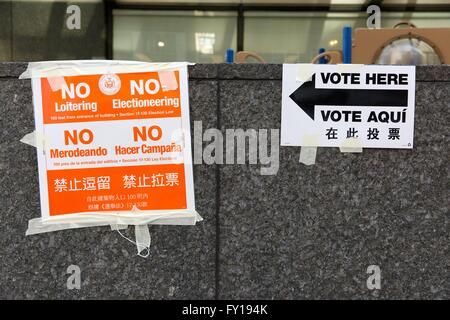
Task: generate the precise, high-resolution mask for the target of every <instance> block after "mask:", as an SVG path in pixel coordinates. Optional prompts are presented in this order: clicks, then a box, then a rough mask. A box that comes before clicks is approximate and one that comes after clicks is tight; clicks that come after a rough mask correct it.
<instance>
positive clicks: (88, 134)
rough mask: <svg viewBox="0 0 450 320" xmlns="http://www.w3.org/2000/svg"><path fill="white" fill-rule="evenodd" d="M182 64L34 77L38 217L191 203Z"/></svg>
mask: <svg viewBox="0 0 450 320" xmlns="http://www.w3.org/2000/svg"><path fill="white" fill-rule="evenodd" d="M187 90H188V87H187V68H186V67H180V68H177V69H174V70H169V71H159V72H139V73H109V74H92V75H79V76H67V77H58V78H54V77H53V78H39V79H33V94H34V107H35V118H36V134H37V136H41V137H43V140H44V143H43V144H42V146H38V161H39V178H40V189H41V190H40V192H41V208H42V216H43V217H51V216H60V215H69V214H77V213H87V212H89V213H97V214H99V215H101V214H102V212H124V211H132V210H135V209H138V210H141V211H149V210H150V211H153V210H158V211H162V212H163V211H164V210H172V211H173V210H185V209H194V194H193V177H192V164H191V163H192V162H191V147H190V134H189V132H190V130H189V105H188V102H189V101H188V91H187Z"/></svg>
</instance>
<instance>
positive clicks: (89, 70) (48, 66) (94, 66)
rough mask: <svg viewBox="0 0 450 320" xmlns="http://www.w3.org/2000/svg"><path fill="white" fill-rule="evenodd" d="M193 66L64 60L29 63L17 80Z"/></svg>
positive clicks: (185, 63)
mask: <svg viewBox="0 0 450 320" xmlns="http://www.w3.org/2000/svg"><path fill="white" fill-rule="evenodd" d="M188 65H194V63H190V62H170V63H151V62H139V61H124V60H65V61H41V62H30V63H28V68H27V70H25V72H23V73H22V74H21V75H20V76H19V79H31V78H49V77H69V76H79V75H92V74H108V73H133V72H154V71H161V70H173V69H179V68H181V67H185V66H188Z"/></svg>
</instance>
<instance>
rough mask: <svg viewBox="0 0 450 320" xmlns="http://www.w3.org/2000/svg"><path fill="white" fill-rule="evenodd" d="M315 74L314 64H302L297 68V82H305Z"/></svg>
mask: <svg viewBox="0 0 450 320" xmlns="http://www.w3.org/2000/svg"><path fill="white" fill-rule="evenodd" d="M313 74H314V64H312V63H300V64H299V65H298V67H297V77H296V81H298V82H305V81H308V80H309V79H311V77H312V75H313Z"/></svg>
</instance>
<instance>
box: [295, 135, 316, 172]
mask: <svg viewBox="0 0 450 320" xmlns="http://www.w3.org/2000/svg"><path fill="white" fill-rule="evenodd" d="M318 142H319V136H318V135H317V134H305V135H304V136H303V139H302V146H301V147H300V159H299V162H300V163H303V164H305V165H307V166H310V165H313V164H315V163H316V154H317V144H318Z"/></svg>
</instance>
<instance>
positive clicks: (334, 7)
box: [0, 0, 450, 63]
mask: <svg viewBox="0 0 450 320" xmlns="http://www.w3.org/2000/svg"><path fill="white" fill-rule="evenodd" d="M72 4H74V5H77V6H79V8H80V18H81V20H80V21H81V24H80V28H79V29H72V30H71V29H69V28H68V27H67V25H66V22H67V18H68V17H69V16H70V14H69V13H67V8H68V6H70V5H72ZM371 4H376V5H378V6H379V7H380V8H381V27H382V28H386V27H388V28H391V27H392V26H393V25H394V24H395V23H397V22H398V21H400V20H407V21H410V22H412V23H414V24H415V25H416V26H417V27H420V28H437V27H445V28H450V0H384V1H383V0H376V1H366V0H281V1H275V0H272V1H269V0H241V1H239V0H203V1H180V0H178V1H172V0H165V1H164V0H158V1H146V0H134V1H129V0H117V1H101V0H80V1H56V0H43V1H41V0H34V1H32V0H27V1H25V0H24V1H22V0H12V1H8V0H0V60H1V61H38V60H61V59H92V58H94V59H105V58H107V59H125V60H141V61H190V62H207V63H218V62H224V61H225V55H226V51H227V49H228V48H231V49H233V50H234V51H242V50H248V51H254V52H257V53H258V54H260V55H261V56H262V57H264V59H265V60H266V61H267V62H271V63H283V62H290V63H293V62H309V61H311V59H312V58H313V57H314V56H316V55H317V53H318V49H319V48H325V49H326V50H340V49H341V46H342V44H341V41H342V28H343V26H345V25H347V26H351V27H352V28H353V29H355V28H366V20H367V17H368V16H369V14H368V13H366V8H367V7H368V6H369V5H371ZM449 43H450V39H449Z"/></svg>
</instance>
